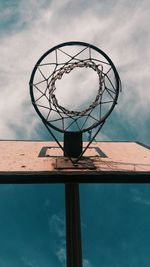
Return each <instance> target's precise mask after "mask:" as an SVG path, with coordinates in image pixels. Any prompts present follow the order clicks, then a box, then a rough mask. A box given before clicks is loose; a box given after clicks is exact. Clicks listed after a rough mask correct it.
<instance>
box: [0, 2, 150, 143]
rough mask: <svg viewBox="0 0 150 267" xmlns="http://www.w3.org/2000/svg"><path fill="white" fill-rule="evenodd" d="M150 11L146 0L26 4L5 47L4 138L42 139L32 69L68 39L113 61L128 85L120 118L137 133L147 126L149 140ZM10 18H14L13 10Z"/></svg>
mask: <svg viewBox="0 0 150 267" xmlns="http://www.w3.org/2000/svg"><path fill="white" fill-rule="evenodd" d="M67 7H68V8H69V9H68V8H67ZM149 8H150V3H149V1H146V0H144V1H142V2H141V1H134V5H133V3H131V1H126V2H123V1H117V2H116V1H112V4H110V2H109V3H108V1H105V2H102V3H100V2H99V1H96V0H95V1H92V2H91V3H90V2H86V1H76V2H75V3H74V2H72V1H69V0H63V1H61V2H60V1H51V2H49V4H46V3H44V2H43V3H41V2H40V1H36V0H30V1H20V3H19V5H18V12H19V17H18V18H19V19H18V21H17V24H16V31H15V28H13V30H12V31H11V33H8V32H6V34H5V35H4V34H3V35H2V38H1V42H0V53H1V55H0V56H1V67H0V88H1V92H0V95H1V96H0V102H1V103H0V116H1V124H0V138H20V137H21V136H22V138H25V139H28V138H32V137H33V136H34V137H38V133H36V129H37V128H36V127H37V125H38V123H39V119H37V115H36V114H35V111H34V110H33V108H32V106H31V103H30V97H29V90H28V82H29V78H30V74H31V70H32V68H33V66H34V64H35V63H36V61H37V59H38V58H39V57H40V56H41V55H42V54H43V53H44V52H45V51H47V50H48V49H49V48H51V47H52V46H54V45H56V44H58V43H61V42H63V41H68V40H82V41H86V42H90V43H93V44H95V45H97V46H98V47H100V48H101V49H102V50H104V51H105V52H106V53H108V55H109V56H110V58H112V60H113V61H114V63H115V65H116V67H117V68H118V69H119V72H120V76H121V79H122V84H123V93H122V96H121V97H120V99H119V101H118V103H119V104H118V107H117V109H116V110H117V113H119V116H120V120H123V121H124V122H125V123H126V122H129V124H131V125H132V127H133V129H134V131H135V134H137V129H138V128H139V127H141V126H142V128H143V133H142V134H143V138H144V136H146V131H148V126H147V125H145V118H146V119H148V116H149V103H150V94H149V84H150V77H149V62H150V49H149V41H150V34H149V32H150V24H149ZM106 11H107V12H106ZM5 12H6V11H5ZM7 13H8V16H11V14H12V9H11V12H10V13H11V14H9V12H7ZM19 25H21V26H19ZM19 27H20V28H19ZM144 128H145V130H144ZM144 131H145V132H144ZM140 134H141V133H140ZM140 134H139V137H140ZM108 138H109V133H108ZM145 138H146V137H145ZM147 141H148V140H147Z"/></svg>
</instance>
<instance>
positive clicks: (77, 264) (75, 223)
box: [65, 184, 82, 267]
mask: <svg viewBox="0 0 150 267" xmlns="http://www.w3.org/2000/svg"><path fill="white" fill-rule="evenodd" d="M65 195H66V249H67V253H66V254H67V267H82V245H81V221H80V200H79V184H65Z"/></svg>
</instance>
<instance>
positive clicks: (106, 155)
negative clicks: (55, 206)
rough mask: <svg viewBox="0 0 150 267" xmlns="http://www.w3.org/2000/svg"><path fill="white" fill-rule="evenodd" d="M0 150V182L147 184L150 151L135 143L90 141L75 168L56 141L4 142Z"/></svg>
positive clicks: (149, 175)
mask: <svg viewBox="0 0 150 267" xmlns="http://www.w3.org/2000/svg"><path fill="white" fill-rule="evenodd" d="M84 145H86V144H83V146H84ZM0 151H1V152H0V183H68V182H69V183H76V182H77V183H84V182H85V183H101V182H139V181H140V182H149V181H150V149H149V147H146V146H144V145H143V144H140V143H137V142H93V143H92V144H91V146H90V147H89V148H88V149H87V151H86V153H85V155H84V158H83V159H82V160H80V161H79V163H78V164H77V165H75V166H74V165H73V164H72V163H71V162H70V160H68V159H67V158H65V157H63V152H62V150H61V149H60V148H59V147H58V145H57V144H56V143H55V142H49V141H9V140H8V141H6V140H5V141H0Z"/></svg>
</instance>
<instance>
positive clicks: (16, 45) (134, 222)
mask: <svg viewBox="0 0 150 267" xmlns="http://www.w3.org/2000/svg"><path fill="white" fill-rule="evenodd" d="M149 10H150V1H149V0H143V1H140V0H132V1H131V0H105V1H104V0H93V1H89V0H76V1H70V0H61V1H59V0H55V1H53V0H49V1H48V0H43V1H40V0H13V1H12V0H5V1H4V0H0V59H1V64H0V88H1V90H0V119H1V122H0V139H34V140H35V139H42V140H43V139H49V134H48V133H47V131H46V129H44V127H41V121H40V119H39V118H38V117H37V114H36V113H35V110H34V109H33V107H32V105H31V100H30V95H29V79H30V75H31V71H32V69H33V66H34V65H35V63H36V61H37V60H38V58H39V57H40V56H41V55H42V54H43V53H44V52H45V51H47V50H48V49H50V48H51V47H53V46H55V45H57V44H59V43H62V42H66V41H73V40H76V41H84V42H87V43H91V44H93V45H95V46H98V47H99V48H100V49H102V50H103V51H104V52H105V53H106V54H108V55H109V57H110V58H111V59H112V61H113V62H114V64H115V66H116V68H117V69H118V72H119V74H120V78H121V81H122V93H121V94H120V96H119V100H118V105H117V107H116V108H115V110H114V112H113V113H112V114H111V117H110V118H109V119H108V121H107V122H106V125H105V126H104V128H103V131H102V133H101V135H100V136H99V137H98V138H99V140H137V141H140V142H143V143H145V144H147V145H150V138H149V132H150V117H149V113H150V93H149V84H150V75H149V64H150V48H149V43H150V23H149ZM63 189H64V188H63V186H62V185H60V186H26V187H24V186H2V187H1V188H0V192H1V194H0V198H1V201H0V213H1V219H0V225H1V227H0V237H1V238H0V266H1V267H9V266H10V267H40V266H42V267H47V266H65V233H64V228H65V225H64V204H63V203H64V201H63V200H64V190H63ZM148 193H149V186H147V187H146V186H142V187H139V186H136V185H134V186H133V185H130V186H129V185H128V186H126V187H123V185H120V186H119V185H116V186H111V185H110V186H105V185H103V186H102V185H101V186H100V185H99V186H98V185H95V186H92V187H91V186H88V185H87V186H82V187H81V213H82V214H81V215H82V234H83V243H84V248H83V252H84V253H83V254H84V266H85V267H95V266H96V267H98V266H102V267H113V266H115V267H120V266H123V267H125V266H129V267H130V266H132V267H135V266H136V267H140V266H144V267H148V266H150V257H149V247H150V246H149V245H150V244H149V238H148V237H149V235H150V228H149V225H150V217H149V215H148V214H149V209H150V198H149V195H148ZM89 199H90V200H91V201H89ZM4 203H5V205H4ZM97 203H99V204H97ZM110 203H112V206H111V208H110V205H109V204H110ZM126 204H128V205H126ZM89 209H91V210H92V212H89ZM133 211H134V212H133ZM95 214H96V215H95ZM94 216H96V217H95V220H94V224H93V220H92V218H93V217H94ZM143 217H144V218H145V219H144V220H143ZM110 218H111V219H110ZM106 222H107V223H106ZM124 222H125V223H124ZM120 225H121V227H120ZM135 255H136V257H135Z"/></svg>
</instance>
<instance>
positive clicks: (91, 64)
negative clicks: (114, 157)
mask: <svg viewBox="0 0 150 267" xmlns="http://www.w3.org/2000/svg"><path fill="white" fill-rule="evenodd" d="M77 67H78V68H92V69H93V70H94V71H96V72H97V74H98V77H99V88H98V92H97V95H96V98H95V100H94V101H93V102H92V103H91V105H90V106H89V107H88V108H87V109H84V110H83V111H73V110H68V109H66V108H64V107H62V106H61V105H59V103H58V100H57V98H56V96H55V94H54V91H55V90H56V85H55V83H56V81H57V80H60V79H61V78H62V76H63V75H64V74H69V73H70V72H71V71H72V70H73V69H74V68H77ZM100 68H101V69H100ZM103 83H104V74H103V66H102V65H101V64H99V65H96V64H95V62H93V61H92V60H90V59H85V60H82V61H80V62H74V63H71V64H69V63H68V64H65V65H64V67H62V68H61V69H59V70H57V71H56V72H54V75H53V77H52V78H51V80H50V82H49V85H48V88H49V99H50V100H51V101H52V103H53V105H54V107H55V108H57V109H59V110H61V111H62V112H63V113H65V114H67V115H75V116H83V115H85V114H87V112H89V111H90V110H91V109H93V108H95V107H96V106H97V105H98V104H99V100H100V99H101V96H102V94H103V90H102V88H103Z"/></svg>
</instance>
